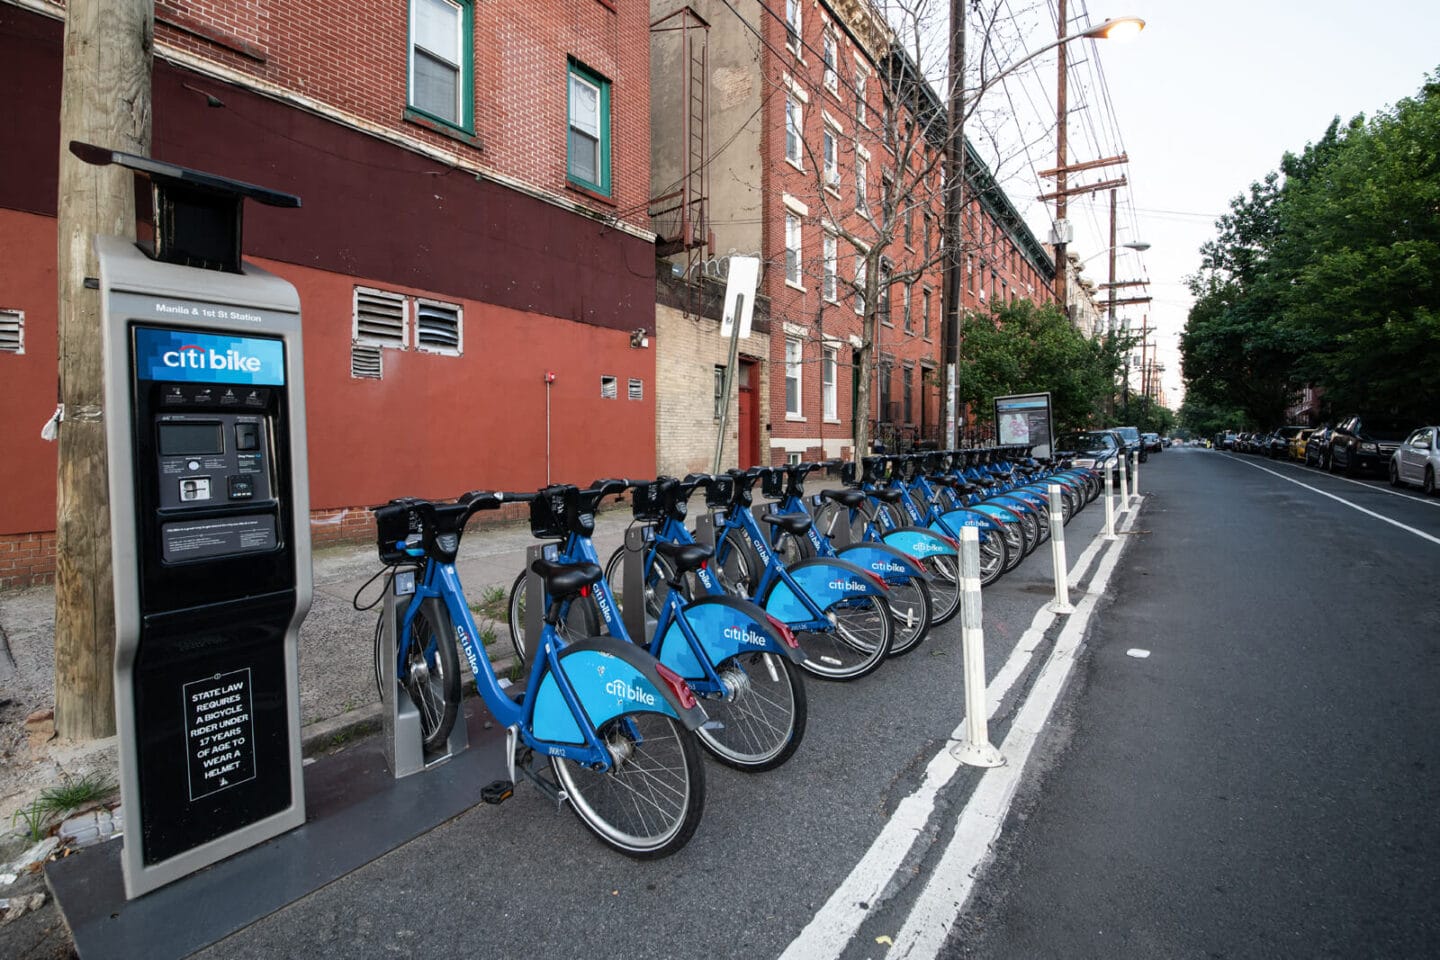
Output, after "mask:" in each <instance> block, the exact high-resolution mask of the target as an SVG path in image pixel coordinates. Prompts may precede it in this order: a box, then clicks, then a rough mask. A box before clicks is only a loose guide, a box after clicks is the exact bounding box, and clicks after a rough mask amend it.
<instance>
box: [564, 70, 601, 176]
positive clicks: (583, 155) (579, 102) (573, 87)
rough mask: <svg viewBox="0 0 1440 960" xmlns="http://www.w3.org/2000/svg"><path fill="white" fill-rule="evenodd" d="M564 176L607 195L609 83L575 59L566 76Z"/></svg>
mask: <svg viewBox="0 0 1440 960" xmlns="http://www.w3.org/2000/svg"><path fill="white" fill-rule="evenodd" d="M592 98H593V99H592ZM592 110H593V114H594V115H593V116H592V115H591V113H592ZM565 177H566V179H567V180H569V181H570V182H571V183H573V184H575V185H576V186H579V187H583V188H585V189H586V190H590V191H592V192H594V193H598V194H600V195H601V196H605V197H608V196H610V81H609V80H606V79H605V78H604V77H602V76H601V75H600V74H598V73H596V72H595V71H593V70H590V69H588V68H586V67H584V66H582V65H581V64H579V63H576V62H575V61H574V60H571V61H570V63H569V69H568V70H567V71H566V77H565Z"/></svg>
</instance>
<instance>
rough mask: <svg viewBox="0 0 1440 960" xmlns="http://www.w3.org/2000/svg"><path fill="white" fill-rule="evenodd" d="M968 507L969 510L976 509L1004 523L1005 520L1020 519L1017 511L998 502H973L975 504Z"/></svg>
mask: <svg viewBox="0 0 1440 960" xmlns="http://www.w3.org/2000/svg"><path fill="white" fill-rule="evenodd" d="M970 509H971V510H978V511H980V512H981V513H983V514H985V516H987V517H994V518H995V519H996V520H999V521H1000V522H1001V523H1004V522H1005V521H1006V520H1019V519H1020V515H1019V514H1018V513H1016V512H1015V511H1014V510H1011V509H1010V508H1009V507H1003V506H1000V505H999V504H994V503H977V504H975V506H973V507H971V508H970Z"/></svg>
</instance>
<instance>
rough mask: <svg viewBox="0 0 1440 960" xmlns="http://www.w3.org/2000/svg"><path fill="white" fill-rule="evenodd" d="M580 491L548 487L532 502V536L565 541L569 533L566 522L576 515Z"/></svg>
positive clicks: (538, 538) (564, 486)
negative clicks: (576, 501) (570, 516)
mask: <svg viewBox="0 0 1440 960" xmlns="http://www.w3.org/2000/svg"><path fill="white" fill-rule="evenodd" d="M577 493H579V491H578V490H577V489H576V488H575V487H572V486H568V485H565V484H556V485H555V486H550V487H546V488H545V489H544V490H541V491H540V492H539V493H537V494H536V495H535V499H534V500H531V501H530V534H531V536H533V537H535V538H536V539H537V540H564V539H565V537H566V535H567V534H568V533H569V527H568V525H567V524H566V522H565V520H566V517H567V515H570V514H573V513H575V509H576V503H575V499H576V498H575V495H576V494H577Z"/></svg>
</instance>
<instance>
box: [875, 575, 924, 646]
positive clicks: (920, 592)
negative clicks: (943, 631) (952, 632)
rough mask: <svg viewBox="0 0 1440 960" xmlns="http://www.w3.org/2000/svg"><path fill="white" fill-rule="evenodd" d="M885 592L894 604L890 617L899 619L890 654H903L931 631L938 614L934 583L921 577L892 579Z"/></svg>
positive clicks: (918, 644) (888, 601)
mask: <svg viewBox="0 0 1440 960" xmlns="http://www.w3.org/2000/svg"><path fill="white" fill-rule="evenodd" d="M889 586H890V589H889V590H887V591H886V592H885V605H886V606H888V607H889V608H890V618H891V619H892V620H894V621H895V640H894V642H892V643H891V644H890V654H889V655H890V656H892V657H900V656H904V655H905V654H907V653H909V652H910V651H911V650H914V649H915V648H916V647H918V646H920V642H921V641H922V640H924V639H925V638H926V636H928V635H929V633H930V624H931V623H932V622H934V621H933V617H934V605H933V603H932V602H931V599H930V587H929V585H928V584H927V583H926V582H925V581H924V580H921V579H919V578H918V577H917V578H915V579H912V580H906V581H905V582H904V583H892V584H890V585H889Z"/></svg>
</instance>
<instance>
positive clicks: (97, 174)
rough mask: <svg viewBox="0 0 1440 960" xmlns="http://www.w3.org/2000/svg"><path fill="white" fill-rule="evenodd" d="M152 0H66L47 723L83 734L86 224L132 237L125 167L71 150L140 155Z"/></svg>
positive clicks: (90, 652)
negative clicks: (73, 144)
mask: <svg viewBox="0 0 1440 960" xmlns="http://www.w3.org/2000/svg"><path fill="white" fill-rule="evenodd" d="M154 27H155V3H154V0H70V2H69V4H68V5H67V12H66V19H65V63H64V81H63V85H62V87H61V93H60V195H59V203H58V217H57V223H56V230H57V247H58V249H57V251H56V252H57V258H58V262H57V269H56V276H57V278H58V281H59V313H58V317H59V347H60V372H59V376H60V402H61V403H63V404H64V405H65V415H64V420H63V421H62V422H61V424H60V433H59V448H58V451H57V453H58V460H59V463H58V468H57V470H56V476H55V508H56V509H55V728H56V732H58V733H59V734H60V735H61V736H63V737H68V738H71V739H77V740H88V739H95V738H99V737H107V736H110V735H111V734H113V733H114V732H115V695H114V673H113V671H114V660H115V597H114V592H113V589H112V584H111V572H110V503H109V500H110V497H109V490H108V479H107V475H106V467H105V465H106V457H105V422H104V417H105V416H106V415H107V413H108V415H110V416H124V415H125V412H124V411H121V410H114V411H106V410H104V407H103V397H104V386H103V383H102V379H103V378H102V370H101V355H102V350H103V340H102V338H101V335H100V295H99V293H98V291H96V290H91V289H87V288H86V286H85V278H86V277H93V276H95V275H96V272H97V268H96V263H95V251H94V248H93V243H94V237H95V235H96V234H109V235H113V236H123V237H134V236H135V190H134V186H133V175H132V174H131V173H130V171H128V170H125V169H124V168H122V167H119V166H107V167H95V166H90V165H89V164H87V163H85V162H83V161H82V160H80V159H79V158H78V157H76V156H74V155H73V154H71V153H70V150H69V145H70V141H72V140H81V141H84V142H86V143H93V144H96V145H98V146H102V147H108V148H110V149H114V150H122V151H124V152H126V153H134V154H139V155H141V156H149V154H150V62H151V48H152V46H153V42H154Z"/></svg>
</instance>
